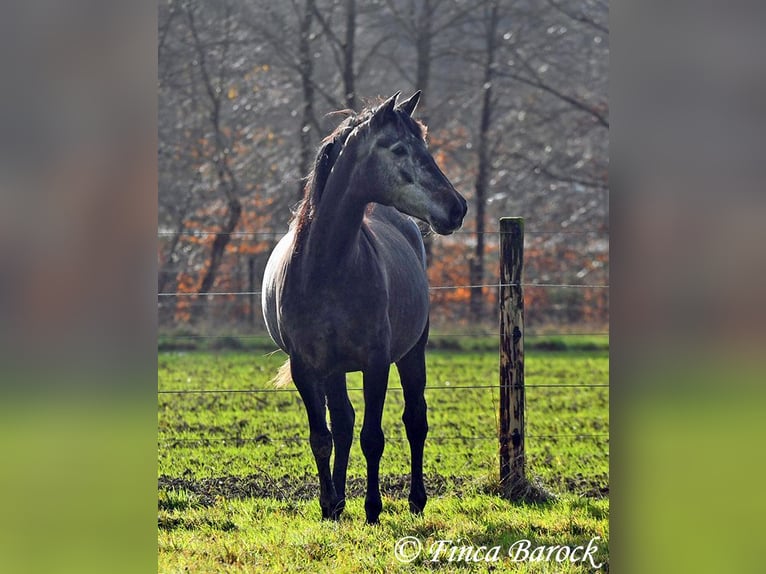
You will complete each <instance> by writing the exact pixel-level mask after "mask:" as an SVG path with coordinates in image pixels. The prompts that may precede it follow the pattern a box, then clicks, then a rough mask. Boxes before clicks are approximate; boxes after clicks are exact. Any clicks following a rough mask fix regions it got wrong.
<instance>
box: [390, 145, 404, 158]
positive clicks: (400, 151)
mask: <svg viewBox="0 0 766 574" xmlns="http://www.w3.org/2000/svg"><path fill="white" fill-rule="evenodd" d="M391 153H393V154H394V155H398V156H399V157H402V156H405V155H407V148H406V147H404V146H403V145H402V144H394V146H393V147H392V148H391Z"/></svg>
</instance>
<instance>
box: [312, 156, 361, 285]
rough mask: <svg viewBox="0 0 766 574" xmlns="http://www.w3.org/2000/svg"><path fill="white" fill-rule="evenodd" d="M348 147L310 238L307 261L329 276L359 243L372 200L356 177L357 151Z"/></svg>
mask: <svg viewBox="0 0 766 574" xmlns="http://www.w3.org/2000/svg"><path fill="white" fill-rule="evenodd" d="M348 151H349V150H344V152H343V153H342V154H341V156H340V157H339V158H338V161H337V162H336V164H335V166H334V167H333V170H332V172H331V173H330V176H329V177H328V178H327V182H326V184H325V188H324V190H323V192H322V197H321V199H320V201H319V204H318V205H317V207H316V210H315V213H314V217H313V219H312V221H311V228H310V230H309V235H308V239H307V245H306V251H305V260H304V261H305V263H304V264H307V265H308V268H309V270H310V274H312V275H319V276H320V278H321V276H326V275H327V274H328V272H330V271H331V270H332V269H334V268H337V267H338V266H342V265H343V263H344V262H345V261H347V260H348V258H349V257H350V256H351V255H352V254H353V252H354V250H355V249H356V248H357V246H358V241H359V233H360V229H361V225H362V220H363V219H364V211H365V209H366V206H367V203H368V200H366V199H365V198H364V197H363V195H362V193H361V192H362V189H360V188H359V186H358V185H355V184H356V183H357V181H355V180H357V178H356V176H355V169H354V167H355V159H356V158H355V154H354V153H353V151H351V152H350V153H348Z"/></svg>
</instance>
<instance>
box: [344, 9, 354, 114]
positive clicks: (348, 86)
mask: <svg viewBox="0 0 766 574" xmlns="http://www.w3.org/2000/svg"><path fill="white" fill-rule="evenodd" d="M355 35H356V0H346V39H345V42H344V43H343V91H344V94H343V97H344V99H345V101H346V107H348V108H349V109H351V110H355V109H356V87H355V84H354V80H355V76H354V39H355Z"/></svg>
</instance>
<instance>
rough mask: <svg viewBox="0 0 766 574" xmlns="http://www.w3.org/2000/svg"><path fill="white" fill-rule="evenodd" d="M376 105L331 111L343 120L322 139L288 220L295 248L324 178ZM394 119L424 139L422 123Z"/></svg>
mask: <svg viewBox="0 0 766 574" xmlns="http://www.w3.org/2000/svg"><path fill="white" fill-rule="evenodd" d="M376 110H377V106H368V107H366V108H364V109H363V110H362V111H361V112H359V113H358V114H357V113H354V111H353V110H340V111H337V112H332V114H333V115H335V114H345V115H346V118H345V119H344V120H343V121H342V122H341V123H340V124H339V125H338V126H337V127H336V128H335V129H334V130H333V132H332V133H331V134H330V135H328V136H327V137H326V138H324V139H323V140H322V144H321V146H320V148H319V152H318V153H317V156H316V159H315V161H314V168H313V169H312V170H311V173H310V174H309V175H308V177H307V178H306V185H305V187H304V191H303V199H302V200H301V201H300V203H299V204H298V206H297V209H296V211H295V213H294V215H293V218H292V219H291V221H290V227H291V228H294V229H295V247H296V251H298V249H297V247H298V246H299V245H301V244H302V243H303V240H304V239H305V237H306V235H307V233H308V230H309V227H310V224H311V221H312V220H313V218H314V214H315V213H316V208H317V206H318V205H319V201H320V200H321V198H322V192H323V191H324V188H325V184H326V183H327V178H328V177H329V176H330V171H332V168H333V166H334V165H335V162H336V161H337V159H338V156H339V155H340V152H341V151H342V150H343V146H344V145H346V141H347V140H348V137H349V136H350V135H351V132H353V131H354V129H356V128H357V127H358V126H360V125H361V124H363V123H364V122H366V121H367V120H369V119H370V118H371V117H372V116H373V114H374V113H375V112H376ZM396 115H397V117H398V118H399V119H400V120H401V121H403V123H404V124H405V126H406V128H407V129H409V130H410V131H411V132H412V133H414V134H415V135H417V136H418V137H420V138H421V139H425V137H426V132H427V128H426V126H425V125H424V124H422V123H421V122H419V121H417V120H414V119H412V118H411V117H410V116H409V115H408V114H406V113H403V112H398V113H397V114H396Z"/></svg>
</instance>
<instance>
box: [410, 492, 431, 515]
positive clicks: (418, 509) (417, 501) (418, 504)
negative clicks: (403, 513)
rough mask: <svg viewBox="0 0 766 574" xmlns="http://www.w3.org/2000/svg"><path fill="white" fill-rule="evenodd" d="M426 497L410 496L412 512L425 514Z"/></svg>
mask: <svg viewBox="0 0 766 574" xmlns="http://www.w3.org/2000/svg"><path fill="white" fill-rule="evenodd" d="M426 500H427V499H426V497H425V496H423V497H413V496H410V498H409V502H410V512H411V513H412V514H423V509H424V508H425V507H426Z"/></svg>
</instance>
